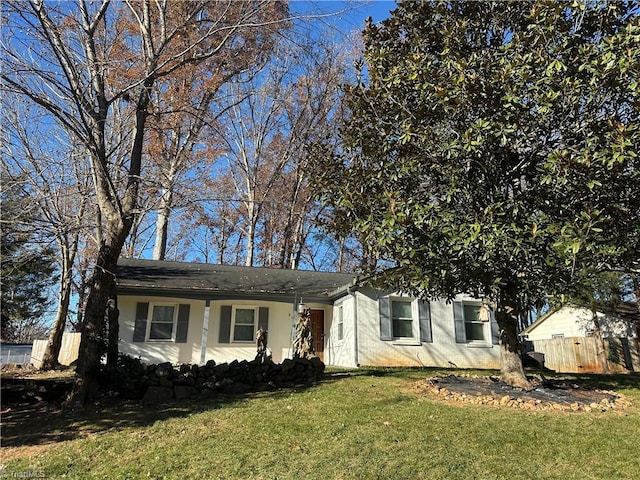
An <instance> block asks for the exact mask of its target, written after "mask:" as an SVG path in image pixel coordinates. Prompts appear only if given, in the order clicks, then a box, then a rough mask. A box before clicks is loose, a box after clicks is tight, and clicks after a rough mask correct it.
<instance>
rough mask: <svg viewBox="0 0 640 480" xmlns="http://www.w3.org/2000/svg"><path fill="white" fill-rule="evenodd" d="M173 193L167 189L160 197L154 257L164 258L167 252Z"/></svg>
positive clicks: (155, 258)
mask: <svg viewBox="0 0 640 480" xmlns="http://www.w3.org/2000/svg"><path fill="white" fill-rule="evenodd" d="M172 202H173V195H172V194H171V191H170V190H169V189H165V190H164V192H163V193H162V196H161V197H160V207H159V208H158V218H157V220H156V241H155V244H154V246H153V259H154V260H164V259H165V256H166V254H167V238H168V229H169V216H170V215H171V203H172Z"/></svg>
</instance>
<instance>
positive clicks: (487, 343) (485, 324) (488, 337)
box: [462, 300, 493, 348]
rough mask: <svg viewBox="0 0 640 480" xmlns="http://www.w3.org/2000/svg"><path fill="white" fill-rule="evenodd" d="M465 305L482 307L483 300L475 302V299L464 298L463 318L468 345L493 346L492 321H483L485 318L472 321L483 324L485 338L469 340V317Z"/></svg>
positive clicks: (473, 346)
mask: <svg viewBox="0 0 640 480" xmlns="http://www.w3.org/2000/svg"><path fill="white" fill-rule="evenodd" d="M465 306H472V307H478V308H480V307H482V302H473V301H468V300H463V301H462V317H463V318H462V319H463V324H464V336H465V338H466V339H467V346H468V347H472V348H475V347H493V343H492V338H491V321H483V320H477V321H474V322H470V323H474V324H481V326H482V329H483V330H482V333H483V337H484V339H483V340H469V338H467V318H466V315H465V309H464V307H465Z"/></svg>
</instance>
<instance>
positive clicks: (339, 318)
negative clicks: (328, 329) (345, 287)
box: [336, 305, 344, 342]
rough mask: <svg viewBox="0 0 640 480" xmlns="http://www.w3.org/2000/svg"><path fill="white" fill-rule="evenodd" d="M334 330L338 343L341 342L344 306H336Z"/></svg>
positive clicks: (342, 338)
mask: <svg viewBox="0 0 640 480" xmlns="http://www.w3.org/2000/svg"><path fill="white" fill-rule="evenodd" d="M336 325H337V327H336V329H337V338H338V341H339V342H341V341H343V340H344V306H343V305H338V306H336Z"/></svg>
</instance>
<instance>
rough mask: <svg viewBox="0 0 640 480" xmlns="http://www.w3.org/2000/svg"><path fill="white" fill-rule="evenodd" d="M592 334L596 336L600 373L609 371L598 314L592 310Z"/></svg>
mask: <svg viewBox="0 0 640 480" xmlns="http://www.w3.org/2000/svg"><path fill="white" fill-rule="evenodd" d="M591 313H592V314H593V335H594V336H595V338H596V356H597V357H598V360H599V361H600V364H601V365H602V373H609V362H608V361H607V352H606V348H605V346H604V339H603V338H602V329H601V328H600V321H599V320H598V314H597V313H596V312H595V311H593V312H591Z"/></svg>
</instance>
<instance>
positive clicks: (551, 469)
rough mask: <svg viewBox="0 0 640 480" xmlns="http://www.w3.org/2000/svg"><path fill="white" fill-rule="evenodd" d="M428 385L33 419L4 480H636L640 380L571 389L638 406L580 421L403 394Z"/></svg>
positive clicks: (377, 380)
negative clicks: (616, 395)
mask: <svg viewBox="0 0 640 480" xmlns="http://www.w3.org/2000/svg"><path fill="white" fill-rule="evenodd" d="M436 373H441V372H438V371H431V370H428V371H425V370H418V369H362V370H358V371H353V372H350V373H349V374H336V372H334V374H333V375H331V376H329V378H328V379H327V380H325V381H323V382H321V383H320V384H318V385H316V386H314V387H311V388H306V389H298V390H295V391H279V392H272V393H262V394H254V395H249V396H245V397H219V398H215V399H212V400H208V401H200V402H194V403H189V404H175V403H174V404H169V405H166V406H164V407H156V408H154V409H142V408H139V407H137V406H130V407H127V408H124V409H122V408H121V409H102V410H99V411H84V412H82V413H81V414H78V413H75V414H57V415H52V416H49V417H46V418H44V419H43V418H42V417H41V418H39V419H38V422H35V421H33V422H28V421H25V422H24V423H23V424H22V425H9V427H5V428H4V429H3V438H5V435H6V436H7V438H10V439H11V438H13V439H14V440H15V441H16V443H17V444H20V445H19V446H15V447H3V448H2V457H3V459H2V463H3V464H4V471H3V472H2V471H0V475H4V476H6V473H7V472H12V474H13V473H15V474H16V475H17V474H20V473H21V472H35V473H37V474H41V475H43V476H44V477H46V478H67V479H87V478H105V479H139V478H156V479H159V478H166V479H174V478H175V479H199V478H204V479H218V478H220V479H301V478H302V479H304V478H320V477H321V478H327V479H377V478H380V479H405V478H406V479H470V478H472V479H527V480H532V479H556V478H557V479H572V478H575V479H578V478H579V479H583V480H587V479H634V480H635V479H636V478H638V476H639V474H640V455H638V439H639V438H640V408H638V405H640V378H639V377H638V376H629V375H627V376H606V377H605V376H588V377H584V376H583V377H578V376H570V379H572V380H574V381H575V382H580V383H589V384H591V385H599V384H602V385H603V386H605V387H606V388H608V389H612V390H615V391H617V392H620V393H622V394H624V395H626V396H627V397H628V398H629V399H631V400H632V401H633V402H634V406H633V407H631V408H629V409H627V410H622V411H618V412H616V411H610V412H606V413H590V414H584V413H580V414H575V413H558V412H544V413H541V412H536V413H533V412H525V411H519V410H514V409H499V408H491V407H482V406H473V405H468V404H464V405H462V404H461V405H452V404H446V403H442V402H438V401H433V400H430V399H426V398H419V397H416V396H415V395H413V394H411V393H410V390H409V389H407V388H406V387H407V386H409V385H410V384H411V383H412V382H415V381H418V380H422V379H424V378H425V377H426V376H427V375H432V374H436ZM448 373H450V372H448ZM565 377H567V376H565ZM34 415H37V413H34ZM3 420H4V419H3ZM3 423H4V421H3ZM16 431H21V432H22V433H20V434H16ZM12 435H14V437H12ZM16 475H14V476H16Z"/></svg>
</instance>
